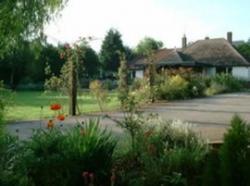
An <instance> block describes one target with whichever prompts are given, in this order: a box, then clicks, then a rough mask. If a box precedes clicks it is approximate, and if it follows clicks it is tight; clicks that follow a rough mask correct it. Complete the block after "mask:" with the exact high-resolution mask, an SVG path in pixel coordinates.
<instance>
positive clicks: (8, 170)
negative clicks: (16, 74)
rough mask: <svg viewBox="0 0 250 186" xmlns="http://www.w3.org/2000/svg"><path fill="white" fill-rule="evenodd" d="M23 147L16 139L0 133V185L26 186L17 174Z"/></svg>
mask: <svg viewBox="0 0 250 186" xmlns="http://www.w3.org/2000/svg"><path fill="white" fill-rule="evenodd" d="M21 152H22V151H21V146H20V143H19V142H18V140H17V139H16V138H15V137H12V136H10V135H7V134H1V133H0V185H1V186H12V185H20V186H22V185H25V184H24V183H23V181H25V180H23V179H22V177H20V175H19V174H18V173H17V172H16V170H15V168H16V166H15V164H16V162H17V161H18V159H19V158H20V155H21Z"/></svg>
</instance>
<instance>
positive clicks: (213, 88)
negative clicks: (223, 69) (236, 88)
mask: <svg viewBox="0 0 250 186" xmlns="http://www.w3.org/2000/svg"><path fill="white" fill-rule="evenodd" d="M226 90H227V88H226V87H225V85H222V84H218V83H216V82H212V83H211V85H210V86H209V87H208V88H206V89H205V92H204V94H205V95H206V96H213V95H216V94H220V93H223V92H225V91H226Z"/></svg>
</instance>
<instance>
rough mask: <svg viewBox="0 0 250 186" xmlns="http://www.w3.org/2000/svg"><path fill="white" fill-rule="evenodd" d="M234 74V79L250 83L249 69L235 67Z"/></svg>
mask: <svg viewBox="0 0 250 186" xmlns="http://www.w3.org/2000/svg"><path fill="white" fill-rule="evenodd" d="M232 74H233V76H234V77H236V78H239V79H244V80H248V81H250V68H249V67H233V71H232Z"/></svg>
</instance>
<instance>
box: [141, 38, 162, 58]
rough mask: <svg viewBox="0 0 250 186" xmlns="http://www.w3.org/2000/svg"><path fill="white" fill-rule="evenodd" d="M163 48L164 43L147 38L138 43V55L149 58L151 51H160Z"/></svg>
mask: <svg viewBox="0 0 250 186" xmlns="http://www.w3.org/2000/svg"><path fill="white" fill-rule="evenodd" d="M162 47H163V42H161V41H157V40H155V39H153V38H151V37H145V38H144V39H142V40H141V41H140V42H139V43H138V45H137V47H136V53H137V55H141V56H148V55H149V53H151V51H155V50H158V49H160V48H162Z"/></svg>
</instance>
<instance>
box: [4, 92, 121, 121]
mask: <svg viewBox="0 0 250 186" xmlns="http://www.w3.org/2000/svg"><path fill="white" fill-rule="evenodd" d="M52 103H60V104H61V105H62V112H63V113H65V114H67V113H68V97H67V96H66V95H62V94H61V93H59V92H53V93H44V92H42V91H18V92H15V93H14V95H13V104H12V106H11V107H9V108H8V111H7V115H6V119H7V120H9V121H20V120H38V119H40V118H41V119H45V118H49V117H52V116H53V111H51V110H50V105H51V104H52ZM118 107H119V102H118V99H117V94H116V92H110V93H109V96H108V101H107V103H105V104H104V109H105V111H107V110H113V109H116V108H118ZM78 109H79V110H80V112H81V113H89V112H96V111H100V109H99V106H98V104H97V101H96V99H95V98H94V97H93V96H92V95H91V94H90V93H89V92H87V91H84V92H83V93H81V95H80V96H79V97H78Z"/></svg>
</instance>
